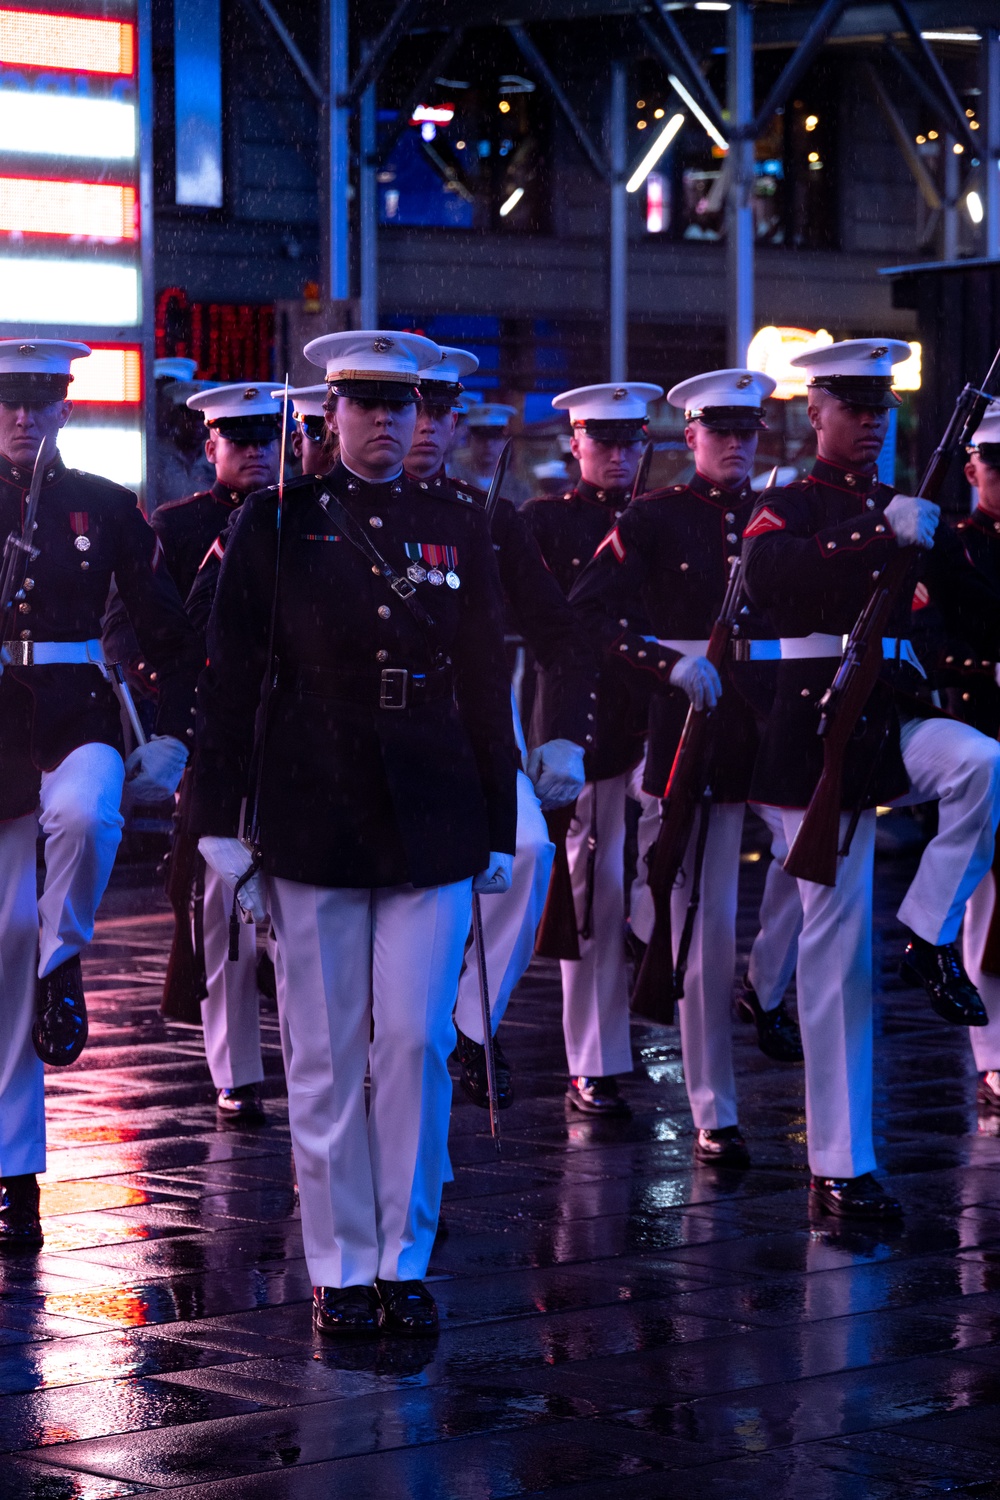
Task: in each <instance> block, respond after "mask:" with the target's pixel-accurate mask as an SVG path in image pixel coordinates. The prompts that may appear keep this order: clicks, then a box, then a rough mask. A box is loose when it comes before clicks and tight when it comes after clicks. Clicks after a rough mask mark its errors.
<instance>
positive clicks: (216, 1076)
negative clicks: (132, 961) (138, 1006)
mask: <svg viewBox="0 0 1000 1500" xmlns="http://www.w3.org/2000/svg"><path fill="white" fill-rule="evenodd" d="M232 902H233V896H232V891H231V890H230V888H229V886H227V885H226V884H225V882H224V881H222V880H220V879H219V876H218V875H216V873H215V871H214V870H212V869H211V868H209V867H207V866H206V869H205V907H204V916H203V930H204V934H205V979H206V984H207V988H208V995H207V996H206V998H205V999H204V1000H203V1001H202V1006H201V1021H202V1026H203V1028H204V1032H205V1056H206V1057H207V1059H208V1067H209V1072H210V1073H211V1075H212V1083H213V1084H214V1085H215V1087H216V1088H217V1089H238V1088H242V1087H243V1086H244V1085H245V1084H248V1083H260V1082H261V1080H262V1079H263V1077H264V1063H263V1059H262V1057H261V1052H260V996H259V995H258V993H257V933H256V928H254V927H252V926H247V925H246V924H244V923H243V922H241V923H240V956H239V958H238V959H237V960H236V962H235V963H230V961H229V914H230V912H231V910H232Z"/></svg>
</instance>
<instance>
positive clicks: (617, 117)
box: [608, 62, 628, 382]
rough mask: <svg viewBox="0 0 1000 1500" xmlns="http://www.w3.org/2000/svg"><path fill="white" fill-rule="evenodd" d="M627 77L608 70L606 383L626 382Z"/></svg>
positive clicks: (620, 66)
mask: <svg viewBox="0 0 1000 1500" xmlns="http://www.w3.org/2000/svg"><path fill="white" fill-rule="evenodd" d="M627 90H628V75H627V72H626V68H625V64H624V63H623V62H616V63H614V64H613V65H612V68H611V100H610V118H609V120H608V144H609V146H610V148H611V149H610V153H609V154H610V159H611V224H610V231H611V233H610V253H609V256H608V270H609V287H608V379H609V380H614V381H619V382H620V381H623V380H627V379H628V194H627V193H626V191H625V174H626V172H627V170H628V155H627V153H628V145H627V140H626V131H627V126H626V123H625V121H626V118H627V111H628V99H627Z"/></svg>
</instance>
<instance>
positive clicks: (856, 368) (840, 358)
mask: <svg viewBox="0 0 1000 1500" xmlns="http://www.w3.org/2000/svg"><path fill="white" fill-rule="evenodd" d="M910 354H911V350H910V346H909V344H907V343H904V342H903V340H902V339H842V340H841V341H840V343H839V344H827V345H825V346H824V347H822V348H819V349H806V350H804V351H803V352H802V353H801V354H794V355H793V356H792V358H791V359H790V360H789V361H788V363H789V364H790V365H794V366H795V367H796V369H799V370H805V371H807V372H808V374H809V375H811V376H812V377H813V379H814V380H815V379H817V378H820V379H827V378H828V377H831V376H837V377H839V376H845V375H846V376H854V377H858V376H862V377H865V378H867V377H870V376H876V375H877V376H882V377H883V378H885V377H888V376H891V375H892V367H893V365H901V364H902V363H903V360H904V359H909V357H910Z"/></svg>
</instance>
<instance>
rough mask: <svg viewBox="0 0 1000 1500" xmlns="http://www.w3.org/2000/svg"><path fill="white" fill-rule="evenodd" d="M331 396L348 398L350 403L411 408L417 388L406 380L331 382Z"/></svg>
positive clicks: (416, 399) (414, 401) (415, 400)
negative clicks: (374, 403) (382, 403)
mask: <svg viewBox="0 0 1000 1500" xmlns="http://www.w3.org/2000/svg"><path fill="white" fill-rule="evenodd" d="M329 391H330V395H331V396H349V397H350V399H351V400H352V401H372V402H384V403H386V404H388V405H390V406H413V405H414V404H415V403H416V402H417V401H418V400H419V399H420V397H419V393H418V391H417V387H416V386H415V385H413V384H411V383H410V382H409V381H408V380H405V379H404V380H331V382H330V385H329Z"/></svg>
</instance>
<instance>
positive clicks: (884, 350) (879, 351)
mask: <svg viewBox="0 0 1000 1500" xmlns="http://www.w3.org/2000/svg"><path fill="white" fill-rule="evenodd" d="M888 353H889V345H888V344H879V345H878V346H877V347H876V348H874V349H873V350H872V353H871V357H872V359H881V358H882V356H883V354H888Z"/></svg>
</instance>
